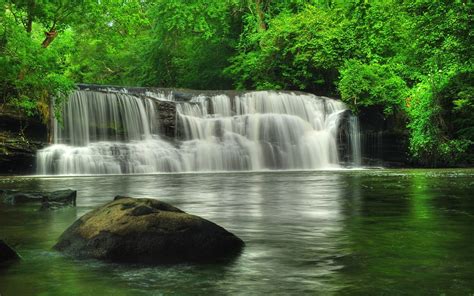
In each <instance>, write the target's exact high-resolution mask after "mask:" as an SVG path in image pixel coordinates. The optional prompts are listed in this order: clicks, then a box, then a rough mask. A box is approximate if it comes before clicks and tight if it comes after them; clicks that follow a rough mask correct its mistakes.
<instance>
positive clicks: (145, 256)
mask: <svg viewBox="0 0 474 296" xmlns="http://www.w3.org/2000/svg"><path fill="white" fill-rule="evenodd" d="M243 246H244V242H243V241H242V240H241V239H240V238H238V237H237V236H235V235H233V234H232V233H230V232H228V231H227V230H225V229H224V228H222V227H220V226H219V225H216V224H214V223H212V222H210V221H208V220H205V219H203V218H200V217H198V216H194V215H190V214H187V213H185V212H183V211H181V210H180V209H178V208H175V207H173V206H171V205H169V204H167V203H164V202H161V201H158V200H155V199H144V198H140V199H136V198H130V197H116V198H115V200H114V201H112V202H110V203H108V204H106V205H104V206H102V207H100V208H97V209H95V210H93V211H92V212H89V213H87V214H86V215H84V216H82V217H81V218H80V219H79V220H77V221H76V222H75V223H74V224H73V225H71V226H70V227H69V228H68V229H67V230H66V231H65V232H64V233H63V234H62V235H61V237H60V238H59V242H58V243H57V244H56V245H55V246H54V248H55V249H56V250H59V251H62V252H64V253H66V254H68V255H72V256H75V257H82V258H96V259H102V260H111V261H116V262H131V263H177V262H209V261H216V260H219V259H224V258H231V257H233V256H235V255H238V254H239V253H240V251H241V250H242V248H243Z"/></svg>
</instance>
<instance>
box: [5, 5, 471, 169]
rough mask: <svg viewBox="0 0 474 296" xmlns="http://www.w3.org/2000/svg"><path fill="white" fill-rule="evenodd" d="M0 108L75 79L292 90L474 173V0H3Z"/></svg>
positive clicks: (28, 106)
mask: <svg viewBox="0 0 474 296" xmlns="http://www.w3.org/2000/svg"><path fill="white" fill-rule="evenodd" d="M0 7H1V10H0V103H3V104H8V105H11V106H15V107H17V108H19V109H21V110H23V111H24V112H25V113H26V114H28V115H40V116H42V118H43V119H44V121H45V122H47V118H48V117H49V113H50V108H51V106H52V104H51V103H50V98H52V97H53V98H54V100H55V102H54V105H55V106H56V107H59V106H60V105H61V102H62V100H63V98H64V97H65V96H64V94H66V93H67V92H68V91H69V90H71V89H72V88H73V86H74V83H96V84H115V85H130V86H159V87H185V88H195V89H231V88H238V89H289V90H303V91H309V92H314V93H319V94H325V95H331V96H336V97H340V98H341V99H342V100H343V101H345V102H346V103H347V104H348V105H349V106H351V108H352V109H353V110H354V111H355V112H359V111H362V110H366V111H367V110H369V111H370V112H380V114H381V115H383V116H384V117H385V118H397V122H398V123H397V124H398V125H399V128H400V129H401V130H405V131H406V132H407V133H408V134H409V137H410V151H411V154H412V156H413V158H414V159H415V160H416V161H417V162H418V163H422V164H427V165H440V164H444V165H451V164H457V163H474V98H473V96H474V72H473V57H472V55H473V52H474V48H473V47H474V42H473V35H474V33H473V30H472V28H473V17H472V12H473V7H474V5H473V4H472V1H469V0H464V1H448V0H444V1H433V0H411V1H408V0H405V1H403V0H398V1H396V0H384V1H382V0H378V1H375V0H355V1H337V0H280V1H272V0H219V1H208V0H192V1H191V0H100V1H98V0H77V1H66V0H51V1H41V0H0Z"/></svg>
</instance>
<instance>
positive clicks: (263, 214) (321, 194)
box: [0, 169, 474, 296]
mask: <svg viewBox="0 0 474 296" xmlns="http://www.w3.org/2000/svg"><path fill="white" fill-rule="evenodd" d="M0 188H18V189H22V190H26V189H31V190H58V189H65V188H71V189H75V190H78V199H77V207H76V208H67V209H62V210H57V211H51V212H44V211H38V206H37V205H18V206H7V205H2V204H0V225H1V228H0V237H2V238H3V239H5V240H6V241H8V242H9V243H10V244H12V245H13V246H14V247H15V249H16V250H17V251H18V252H19V253H20V254H21V256H22V258H23V259H22V260H21V262H19V263H15V264H13V265H11V266H9V267H8V268H2V269H0V294H1V295H2V296H9V295H169V294H176V295H183V294H184V295H189V294H191V295H193V294H200V295H202V294H208V295H258V294H283V295H288V294H292V295H303V294H309V295H314V294H324V295H367V294H378V295H380V294H384V295H410V294H413V295H415V294H416V295H422V294H426V295H434V294H436V295H439V294H447V295H454V294H456V295H469V294H472V293H474V235H473V234H474V231H473V230H474V194H473V193H474V169H456V170H408V169H405V170H383V169H370V170H333V171H272V172H239V173H190V174H149V175H112V176H110V175H107V176H64V177H36V176H35V177H0ZM118 194H121V195H129V196H133V197H150V198H158V199H160V200H163V201H165V202H169V203H171V204H173V205H174V206H177V207H179V208H181V209H182V210H184V211H186V212H188V213H192V214H195V215H199V216H202V217H204V218H206V219H209V220H211V221H213V222H215V223H217V224H219V225H221V226H223V227H225V228H226V229H228V230H229V231H231V232H233V233H234V234H236V235H237V236H239V237H241V238H242V239H243V240H244V241H245V243H246V247H245V249H244V251H243V253H242V254H241V255H240V257H238V258H237V259H235V260H234V261H233V262H230V263H221V264H208V265H194V264H180V265H165V266H156V267H153V266H140V265H118V264H112V263H104V262H99V261H96V260H75V259H71V258H67V257H64V256H62V255H61V254H59V253H57V252H55V251H53V250H52V249H51V247H52V246H53V245H54V244H55V242H56V241H57V239H58V237H59V236H60V234H61V233H62V232H63V231H64V230H65V229H66V228H67V227H68V226H69V225H71V224H72V223H73V222H74V221H75V220H76V219H77V218H78V217H80V216H81V215H83V214H85V213H86V212H88V211H90V210H91V209H93V208H95V207H97V206H99V205H102V204H104V203H106V202H108V201H111V200H112V199H113V197H114V196H115V195H118Z"/></svg>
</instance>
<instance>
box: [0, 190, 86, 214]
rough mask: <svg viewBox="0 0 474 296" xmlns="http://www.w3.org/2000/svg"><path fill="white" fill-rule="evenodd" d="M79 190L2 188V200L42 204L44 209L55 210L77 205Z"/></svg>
mask: <svg viewBox="0 0 474 296" xmlns="http://www.w3.org/2000/svg"><path fill="white" fill-rule="evenodd" d="M76 197H77V191H75V190H71V189H66V190H57V191H52V192H21V191H17V190H5V189H4V190H0V201H1V202H3V203H5V204H9V205H18V204H25V203H38V204H41V209H42V210H48V209H50V210H54V209H58V208H62V207H70V206H76Z"/></svg>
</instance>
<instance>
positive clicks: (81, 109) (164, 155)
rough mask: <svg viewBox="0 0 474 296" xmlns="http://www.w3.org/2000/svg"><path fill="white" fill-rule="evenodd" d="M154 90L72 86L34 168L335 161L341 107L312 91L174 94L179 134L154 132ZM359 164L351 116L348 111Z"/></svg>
mask: <svg viewBox="0 0 474 296" xmlns="http://www.w3.org/2000/svg"><path fill="white" fill-rule="evenodd" d="M157 100H161V101H170V100H174V99H173V96H171V95H169V94H167V95H166V94H164V93H160V92H149V91H148V92H146V93H145V95H135V94H132V93H126V92H123V91H118V92H117V91H114V92H104V91H90V90H78V91H76V92H75V93H73V94H72V95H71V96H70V98H69V100H68V102H67V103H66V104H65V105H64V108H63V117H62V122H58V123H57V127H56V129H55V144H54V145H51V146H49V147H47V148H45V149H42V150H40V151H39V152H38V155H37V171H38V173H39V174H129V173H130V174H133V173H154V172H190V171H238V170H250V171H255V170H267V169H278V170H288V169H296V170H297V169H333V168H340V167H341V161H340V159H339V153H340V151H339V150H340V147H338V131H339V126H340V121H341V120H342V119H343V116H342V114H343V113H344V111H346V110H347V107H346V106H345V105H344V104H343V103H342V102H340V101H336V100H333V99H330V98H325V97H317V96H314V95H310V94H294V93H284V92H267V91H259V92H248V93H243V94H241V95H237V96H235V97H230V96H228V95H226V94H219V95H213V96H204V95H196V96H193V97H192V98H191V99H190V100H189V101H179V100H176V101H175V102H174V103H175V104H176V113H177V114H176V121H177V122H176V126H177V135H176V137H175V138H174V139H172V140H169V139H168V140H164V138H163V137H162V136H160V126H159V121H158V120H157V118H158V116H157V114H158V112H160V110H158V104H156V102H157ZM349 125H350V139H349V146H350V149H349V150H350V151H351V154H352V156H351V159H352V164H353V165H360V143H359V142H360V140H359V131H358V123H357V118H356V117H354V116H351V117H350V119H349Z"/></svg>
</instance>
